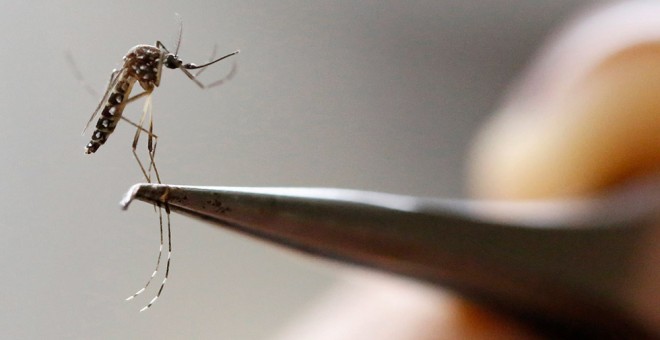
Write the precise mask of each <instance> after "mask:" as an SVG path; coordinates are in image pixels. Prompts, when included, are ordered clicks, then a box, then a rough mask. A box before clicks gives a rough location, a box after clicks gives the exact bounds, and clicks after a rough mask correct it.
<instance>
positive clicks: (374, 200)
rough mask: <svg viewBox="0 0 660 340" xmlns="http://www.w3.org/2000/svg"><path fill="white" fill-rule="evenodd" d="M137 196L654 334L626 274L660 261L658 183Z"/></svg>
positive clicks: (434, 279) (288, 241) (518, 307)
mask: <svg viewBox="0 0 660 340" xmlns="http://www.w3.org/2000/svg"><path fill="white" fill-rule="evenodd" d="M134 199H138V200H141V201H144V202H148V203H150V204H157V205H160V206H165V207H167V208H168V209H171V211H173V212H178V213H182V214H185V215H189V216H192V217H195V218H199V219H202V220H204V221H206V222H208V223H210V224H211V225H214V226H217V227H220V228H226V229H232V230H235V231H238V232H241V233H244V234H247V235H251V236H254V237H256V238H258V239H261V240H266V241H269V242H272V243H276V244H279V245H281V246H284V247H288V248H293V249H297V250H300V251H302V252H303V253H306V254H310V255H315V256H317V257H322V258H328V259H333V260H336V261H340V262H344V263H351V264H357V265H361V266H366V267H370V268H375V269H378V270H382V271H385V272H390V273H395V274H398V275H403V276H406V277H410V278H414V279H417V280H421V281H424V282H427V283H429V284H432V285H437V286H441V287H443V288H449V289H452V290H454V291H455V292H458V293H460V294H462V295H463V296H465V297H467V298H469V299H472V300H473V301H476V302H479V303H482V304H485V305H487V306H490V307H493V308H495V309H497V310H499V311H504V312H507V313H510V314H513V315H515V316H516V317H519V318H521V319H523V320H524V321H528V322H529V323H530V324H531V325H533V326H535V327H536V328H537V329H540V330H542V331H543V332H547V333H548V334H554V335H557V334H560V335H578V336H590V337H591V336H595V337H601V336H604V337H610V336H619V335H623V336H626V337H630V336H631V335H632V336H633V337H636V336H639V337H640V338H647V337H648V338H652V337H655V336H658V333H657V332H658V328H657V327H649V322H648V320H646V321H644V320H643V319H644V315H641V314H643V311H640V308H639V306H638V303H637V302H635V301H632V299H631V296H634V294H631V293H634V291H633V290H634V289H636V283H635V282H634V280H633V281H631V279H630V276H631V275H632V273H633V272H634V271H635V270H636V268H640V266H650V265H656V266H657V265H658V263H655V264H653V263H648V262H649V261H653V259H648V258H646V257H644V256H643V255H642V253H643V252H641V251H640V249H644V247H645V246H649V243H652V244H651V246H653V242H656V243H655V247H657V246H658V245H657V240H658V235H659V234H660V232H659V230H658V229H659V228H660V223H658V221H659V220H660V181H659V180H657V178H654V179H652V180H645V181H642V183H637V184H636V185H630V186H625V187H624V186H622V187H620V188H619V189H618V190H616V191H614V192H611V193H608V194H605V195H602V196H599V197H596V198H591V199H581V200H560V201H534V202H488V201H473V200H450V199H439V198H426V197H413V196H404V195H395V194H386V193H378V192H368V191H359V190H346V189H328V188H263V187H261V188H260V187H208V186H179V185H161V184H158V185H157V184H136V185H134V186H133V187H132V188H131V189H130V190H129V192H128V193H127V194H126V196H125V197H124V199H123V200H122V202H121V205H122V206H123V207H124V209H126V208H127V207H128V205H129V204H130V202H131V201H132V200H134ZM653 235H655V241H652V242H649V238H650V237H653ZM656 262H657V259H656ZM654 272H655V273H656V274H657V273H658V271H657V270H656V271H654ZM655 276H656V277H655V278H654V279H655V280H656V281H660V277H657V275H655ZM655 284H656V285H657V286H660V283H659V282H655ZM657 310H658V309H657V308H656V309H655V311H657Z"/></svg>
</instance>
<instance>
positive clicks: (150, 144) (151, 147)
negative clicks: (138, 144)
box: [147, 109, 161, 184]
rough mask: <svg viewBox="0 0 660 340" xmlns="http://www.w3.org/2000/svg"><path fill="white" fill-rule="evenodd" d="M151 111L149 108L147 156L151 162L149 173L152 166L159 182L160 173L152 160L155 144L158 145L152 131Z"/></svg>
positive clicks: (154, 155)
mask: <svg viewBox="0 0 660 340" xmlns="http://www.w3.org/2000/svg"><path fill="white" fill-rule="evenodd" d="M153 118H154V117H153V111H152V110H151V109H150V110H149V135H148V136H149V139H148V140H147V150H148V151H149V158H150V160H151V162H150V163H149V174H151V169H152V167H153V169H154V173H155V174H156V180H157V181H158V183H159V184H160V183H161V181H160V174H159V173H158V168H156V161H155V160H154V157H156V146H157V145H158V138H157V137H155V135H154V133H153V131H154V119H153Z"/></svg>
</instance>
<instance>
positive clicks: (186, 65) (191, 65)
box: [181, 50, 240, 70]
mask: <svg viewBox="0 0 660 340" xmlns="http://www.w3.org/2000/svg"><path fill="white" fill-rule="evenodd" d="M239 52H240V50H236V51H234V52H231V53H229V54H227V55H226V56H224V57H220V58H218V59H216V60H213V61H211V62H208V63H206V64H203V65H195V64H193V63H190V64H185V65H183V66H181V67H182V68H184V69H186V70H195V69H198V68H202V67H206V66H209V65H212V64H215V63H217V62H218V61H220V60H223V59H227V58H229V57H231V56H233V55H235V54H238V53H239Z"/></svg>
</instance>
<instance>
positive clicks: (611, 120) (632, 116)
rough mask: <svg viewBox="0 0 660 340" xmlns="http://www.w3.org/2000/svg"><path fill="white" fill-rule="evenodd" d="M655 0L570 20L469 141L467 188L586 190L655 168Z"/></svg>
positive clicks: (659, 117)
mask: <svg viewBox="0 0 660 340" xmlns="http://www.w3.org/2000/svg"><path fill="white" fill-rule="evenodd" d="M658 17H660V4H659V3H655V2H628V3H623V4H618V5H613V6H610V7H608V8H606V9H605V10H602V11H599V12H597V13H594V14H592V15H591V16H589V17H588V18H587V19H586V20H584V19H583V20H580V21H579V23H577V24H575V25H572V26H569V28H568V29H567V30H566V31H565V32H564V33H563V34H561V35H560V36H559V38H558V39H556V40H555V42H554V43H552V44H551V45H550V46H548V47H547V48H545V49H544V50H542V53H541V56H542V57H541V58H540V59H539V60H538V61H537V62H536V63H535V64H533V65H532V67H531V68H530V70H529V72H528V73H527V74H526V76H525V77H523V79H522V80H521V81H520V82H519V83H518V86H517V87H516V88H515V89H514V91H513V95H512V96H511V97H510V98H509V100H508V101H507V102H506V103H505V104H504V105H503V106H502V108H501V109H500V110H499V112H498V113H497V115H495V116H494V117H493V118H492V120H491V121H490V122H489V124H488V125H487V126H486V127H485V129H484V130H483V131H482V133H481V134H480V135H479V136H478V138H477V140H476V143H475V144H474V148H473V152H472V155H471V161H470V169H471V170H470V173H469V182H470V185H471V187H470V190H471V191H472V193H473V194H474V195H475V196H478V197H488V198H499V199H529V198H543V197H551V196H554V197H557V196H576V195H588V194H591V193H594V192H597V191H598V190H599V189H602V188H603V187H606V186H609V185H612V184H615V183H617V182H620V181H623V180H625V179H627V178H629V177H632V176H638V175H644V174H648V173H650V172H657V171H658V170H660V21H659V20H658Z"/></svg>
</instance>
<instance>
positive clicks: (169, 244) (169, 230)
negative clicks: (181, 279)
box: [140, 198, 172, 312]
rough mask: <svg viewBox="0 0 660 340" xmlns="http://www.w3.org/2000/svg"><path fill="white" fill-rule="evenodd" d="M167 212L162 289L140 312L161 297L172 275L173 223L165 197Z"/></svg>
mask: <svg viewBox="0 0 660 340" xmlns="http://www.w3.org/2000/svg"><path fill="white" fill-rule="evenodd" d="M164 201H165V203H164V205H165V214H166V216H167V265H166V266H165V277H164V278H163V282H162V283H161V284H160V289H158V293H156V296H154V298H153V299H151V301H149V303H148V304H147V305H146V306H144V307H142V309H140V312H143V311H145V310H147V309H148V308H149V307H151V305H153V304H154V302H156V300H158V298H159V297H160V294H161V293H162V292H163V288H165V282H167V279H168V277H169V275H170V261H171V259H172V228H171V223H170V206H169V205H168V204H167V198H165V200H164ZM161 226H162V220H161ZM161 237H162V228H161Z"/></svg>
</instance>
